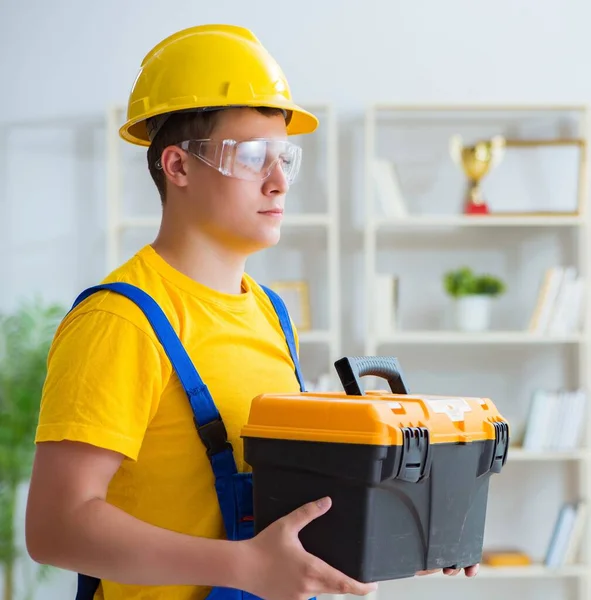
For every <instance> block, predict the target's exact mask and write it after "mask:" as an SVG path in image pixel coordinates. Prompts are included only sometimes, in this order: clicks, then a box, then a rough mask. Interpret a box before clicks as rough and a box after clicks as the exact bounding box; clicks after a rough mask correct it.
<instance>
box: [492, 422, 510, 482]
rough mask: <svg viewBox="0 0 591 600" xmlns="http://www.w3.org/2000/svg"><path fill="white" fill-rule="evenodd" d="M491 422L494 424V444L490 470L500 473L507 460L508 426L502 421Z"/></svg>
mask: <svg viewBox="0 0 591 600" xmlns="http://www.w3.org/2000/svg"><path fill="white" fill-rule="evenodd" d="M493 424H494V426H495V445H494V450H493V457H492V463H491V466H490V470H491V471H492V472H493V473H500V472H501V469H502V468H503V466H504V465H505V463H506V462H507V452H508V450H509V426H508V425H507V423H505V422H502V421H501V422H498V421H495V422H494V423H493Z"/></svg>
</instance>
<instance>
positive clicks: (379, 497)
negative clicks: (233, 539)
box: [242, 357, 509, 582]
mask: <svg viewBox="0 0 591 600" xmlns="http://www.w3.org/2000/svg"><path fill="white" fill-rule="evenodd" d="M335 368H336V370H337V373H338V375H339V378H340V380H341V382H342V385H343V388H344V393H336V392H335V393H332V392H331V393H314V392H303V393H297V394H285V395H278V394H263V395H261V396H258V397H257V398H255V399H254V400H253V403H252V406H251V410H250V415H249V420H248V422H247V424H246V425H245V427H244V428H243V430H242V438H243V443H244V453H245V454H244V456H245V460H246V462H247V463H248V464H249V465H250V466H251V468H252V477H253V502H254V520H255V532H256V533H258V532H260V531H262V530H263V529H265V528H266V527H267V526H268V525H270V524H271V523H273V522H274V521H276V520H277V519H279V518H281V517H283V516H285V515H287V514H288V513H290V512H292V511H293V510H295V509H296V508H298V507H300V506H302V505H303V504H305V503H307V502H311V501H314V500H317V499H319V498H321V497H324V496H329V497H330V498H331V499H332V507H331V508H330V510H329V511H328V512H327V513H326V514H325V515H323V516H321V517H320V518H318V519H315V520H314V521H312V522H311V523H310V524H309V525H307V526H306V527H305V528H304V529H303V530H302V531H301V532H300V540H301V542H302V545H303V546H304V548H305V549H306V550H307V551H308V552H310V553H312V554H314V555H315V556H317V557H319V558H321V559H322V560H324V561H325V562H327V563H329V564H330V565H331V566H333V567H335V568H336V569H339V570H340V571H342V572H343V573H345V574H347V575H349V576H351V577H353V578H355V579H357V580H359V581H362V582H374V581H383V580H391V579H399V578H403V577H411V576H413V575H415V573H417V572H418V571H422V570H427V569H442V568H446V567H452V568H464V567H468V566H471V565H474V564H477V563H479V562H480V561H481V558H482V549H483V536H484V526H485V518H486V509H487V500H488V490H489V480H490V477H491V475H492V474H493V473H499V472H500V471H501V469H502V467H503V466H504V465H505V462H506V459H507V451H508V447H509V426H508V423H507V422H506V421H505V420H504V419H503V417H502V416H501V415H500V414H499V412H498V411H497V409H496V407H495V405H494V404H493V402H492V401H491V400H490V399H488V398H477V397H474V398H466V397H453V396H436V395H420V394H419V395H415V394H411V393H410V392H409V390H408V388H407V386H406V383H405V381H404V376H403V374H402V371H401V369H400V365H399V364H398V360H397V359H396V358H393V357H344V358H342V359H340V360H338V361H337V362H336V363H335ZM366 375H373V376H377V377H380V378H384V379H386V380H387V381H388V384H389V387H390V392H386V391H367V392H365V393H364V392H363V391H362V387H361V380H360V378H361V377H364V376H366Z"/></svg>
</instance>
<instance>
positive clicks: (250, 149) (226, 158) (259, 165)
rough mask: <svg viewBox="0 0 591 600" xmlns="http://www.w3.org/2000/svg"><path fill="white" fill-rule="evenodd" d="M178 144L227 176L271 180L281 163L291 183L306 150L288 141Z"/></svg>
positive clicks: (192, 141) (190, 141)
mask: <svg viewBox="0 0 591 600" xmlns="http://www.w3.org/2000/svg"><path fill="white" fill-rule="evenodd" d="M178 146H179V147H180V148H182V149H183V150H185V151H186V152H189V153H190V154H192V155H193V156H195V157H196V158H198V159H200V160H202V161H203V162H204V163H205V164H207V165H209V166H210V167H213V168H214V169H217V170H218V171H219V172H220V173H222V174H223V175H226V176H227V177H236V178H237V179H245V180H247V181H262V180H265V179H267V177H269V176H270V175H271V173H272V172H273V169H274V168H275V166H276V165H277V164H279V165H280V167H281V169H282V171H283V174H284V176H285V179H286V181H287V183H288V185H291V184H292V183H294V181H295V180H296V177H297V175H298V172H299V170H300V165H301V162H302V149H301V148H300V147H299V146H296V145H295V144H292V143H291V142H288V141H287V140H277V139H269V138H256V139H250V140H243V141H236V140H222V141H215V140H211V139H206V140H185V141H184V142H181V143H180V144H178Z"/></svg>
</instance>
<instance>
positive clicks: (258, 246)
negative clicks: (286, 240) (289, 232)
mask: <svg viewBox="0 0 591 600" xmlns="http://www.w3.org/2000/svg"><path fill="white" fill-rule="evenodd" d="M280 238H281V235H280V234H279V232H278V231H277V232H274V233H272V234H268V235H265V236H260V237H258V238H256V239H253V240H251V244H250V245H251V248H252V249H253V251H254V252H260V251H261V250H266V249H267V248H273V246H276V245H277V244H278V243H279V240H280Z"/></svg>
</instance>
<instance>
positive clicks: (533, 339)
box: [378, 331, 584, 344]
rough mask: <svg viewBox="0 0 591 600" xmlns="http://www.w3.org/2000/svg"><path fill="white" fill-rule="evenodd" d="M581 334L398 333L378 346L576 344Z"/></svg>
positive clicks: (507, 332)
mask: <svg viewBox="0 0 591 600" xmlns="http://www.w3.org/2000/svg"><path fill="white" fill-rule="evenodd" d="M583 339H584V338H583V336H582V335H581V334H576V333H575V334H567V335H544V334H536V333H530V332H529V331H487V332H483V333H463V332H457V331H399V332H395V333H392V334H390V335H384V336H380V337H378V343H380V344H578V343H580V342H582V341H583Z"/></svg>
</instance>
